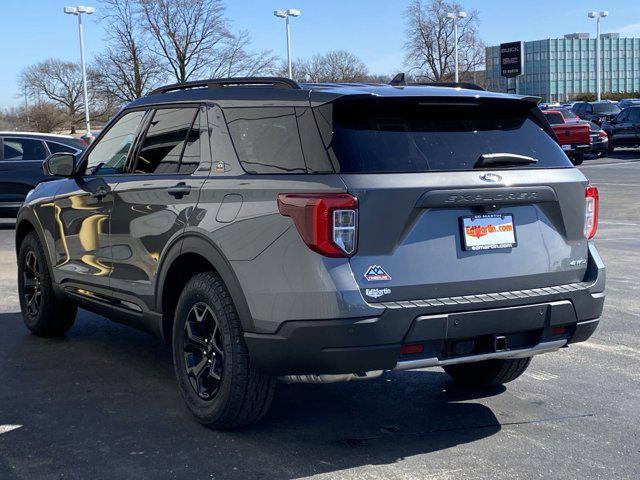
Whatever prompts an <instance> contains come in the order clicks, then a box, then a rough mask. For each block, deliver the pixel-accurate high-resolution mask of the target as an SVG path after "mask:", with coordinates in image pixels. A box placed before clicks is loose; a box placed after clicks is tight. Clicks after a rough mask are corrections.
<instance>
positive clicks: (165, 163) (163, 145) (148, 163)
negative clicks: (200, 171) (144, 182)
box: [134, 108, 200, 173]
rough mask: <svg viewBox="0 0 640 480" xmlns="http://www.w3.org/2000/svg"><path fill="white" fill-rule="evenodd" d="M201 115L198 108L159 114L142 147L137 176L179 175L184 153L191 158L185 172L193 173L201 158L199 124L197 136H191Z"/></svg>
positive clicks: (153, 121)
mask: <svg viewBox="0 0 640 480" xmlns="http://www.w3.org/2000/svg"><path fill="white" fill-rule="evenodd" d="M197 113H198V109H197V108H162V109H158V110H156V111H155V112H154V114H153V118H152V119H151V122H150V124H149V129H148V130H147V133H146V135H145V137H144V140H143V141H142V143H141V145H140V151H139V152H138V159H137V161H136V166H135V170H134V173H177V172H178V171H180V157H181V156H182V152H183V151H185V154H187V155H188V159H187V163H185V171H186V172H188V171H189V170H190V169H191V172H193V170H195V168H196V167H197V166H198V160H199V156H200V143H199V141H198V140H199V139H200V130H199V124H198V125H197V127H198V129H197V130H194V132H193V136H191V134H190V130H191V126H192V125H193V123H194V119H195V118H196V114H197ZM187 146H189V151H188V152H187V151H186V148H185V147H187ZM196 149H197V152H196Z"/></svg>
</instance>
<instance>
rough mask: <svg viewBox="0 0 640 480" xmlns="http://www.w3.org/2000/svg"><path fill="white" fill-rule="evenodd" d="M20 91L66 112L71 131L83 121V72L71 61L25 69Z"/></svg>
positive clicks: (49, 61)
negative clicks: (47, 100) (44, 99)
mask: <svg viewBox="0 0 640 480" xmlns="http://www.w3.org/2000/svg"><path fill="white" fill-rule="evenodd" d="M20 88H21V89H22V90H24V91H25V92H27V94H28V95H29V96H30V97H31V98H32V99H33V100H35V101H40V100H42V99H43V98H46V99H49V100H50V101H52V102H53V103H54V104H56V105H58V106H60V107H61V108H63V109H64V111H65V113H66V117H67V120H68V124H69V127H70V128H71V131H72V132H73V133H75V127H76V124H77V123H78V122H79V121H80V120H81V119H82V110H83V108H84V102H83V98H82V73H81V70H80V67H79V66H78V65H77V64H75V63H71V62H65V61H63V60H57V59H53V58H50V59H48V60H45V61H43V62H40V63H37V64H35V65H31V66H29V67H27V68H25V69H24V70H23V71H22V73H21V74H20Z"/></svg>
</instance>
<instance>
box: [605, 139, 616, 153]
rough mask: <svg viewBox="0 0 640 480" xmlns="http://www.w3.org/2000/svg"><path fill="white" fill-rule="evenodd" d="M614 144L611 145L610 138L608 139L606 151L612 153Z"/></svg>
mask: <svg viewBox="0 0 640 480" xmlns="http://www.w3.org/2000/svg"><path fill="white" fill-rule="evenodd" d="M615 148H616V147H615V145H612V142H611V140H609V145H607V152H609V153H613V151H614V150H615Z"/></svg>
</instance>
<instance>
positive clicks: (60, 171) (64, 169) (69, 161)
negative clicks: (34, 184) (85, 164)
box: [44, 153, 76, 177]
mask: <svg viewBox="0 0 640 480" xmlns="http://www.w3.org/2000/svg"><path fill="white" fill-rule="evenodd" d="M75 170H76V157H75V155H73V154H72V153H54V154H53V155H51V156H50V157H49V158H47V159H46V160H45V161H44V172H45V173H46V174H47V175H51V176H52V177H73V175H74V173H75Z"/></svg>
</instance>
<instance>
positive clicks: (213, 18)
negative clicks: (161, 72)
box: [137, 0, 231, 82]
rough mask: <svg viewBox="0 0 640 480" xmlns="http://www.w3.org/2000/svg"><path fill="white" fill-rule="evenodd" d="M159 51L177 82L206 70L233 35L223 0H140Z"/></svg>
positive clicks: (155, 50) (155, 49)
mask: <svg viewBox="0 0 640 480" xmlns="http://www.w3.org/2000/svg"><path fill="white" fill-rule="evenodd" d="M137 1H138V2H139V4H140V7H141V10H142V13H143V16H144V19H145V20H146V22H145V24H144V27H145V29H146V30H147V31H148V33H149V34H150V35H151V36H152V37H153V39H154V44H155V46H154V47H153V50H154V53H156V54H157V55H158V56H159V57H160V58H162V60H163V61H164V62H166V64H167V65H168V67H169V69H170V71H171V72H172V73H173V75H174V77H175V79H176V81H178V82H186V81H187V80H189V79H190V78H191V77H192V76H194V75H196V74H198V73H202V72H207V71H208V70H210V69H211V68H212V67H213V65H214V64H215V61H216V58H217V57H218V56H219V54H220V48H221V47H223V46H224V44H225V41H228V40H229V38H230V36H231V34H230V33H229V30H228V27H227V21H226V19H225V16H224V5H223V4H222V1H221V0H137Z"/></svg>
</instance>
